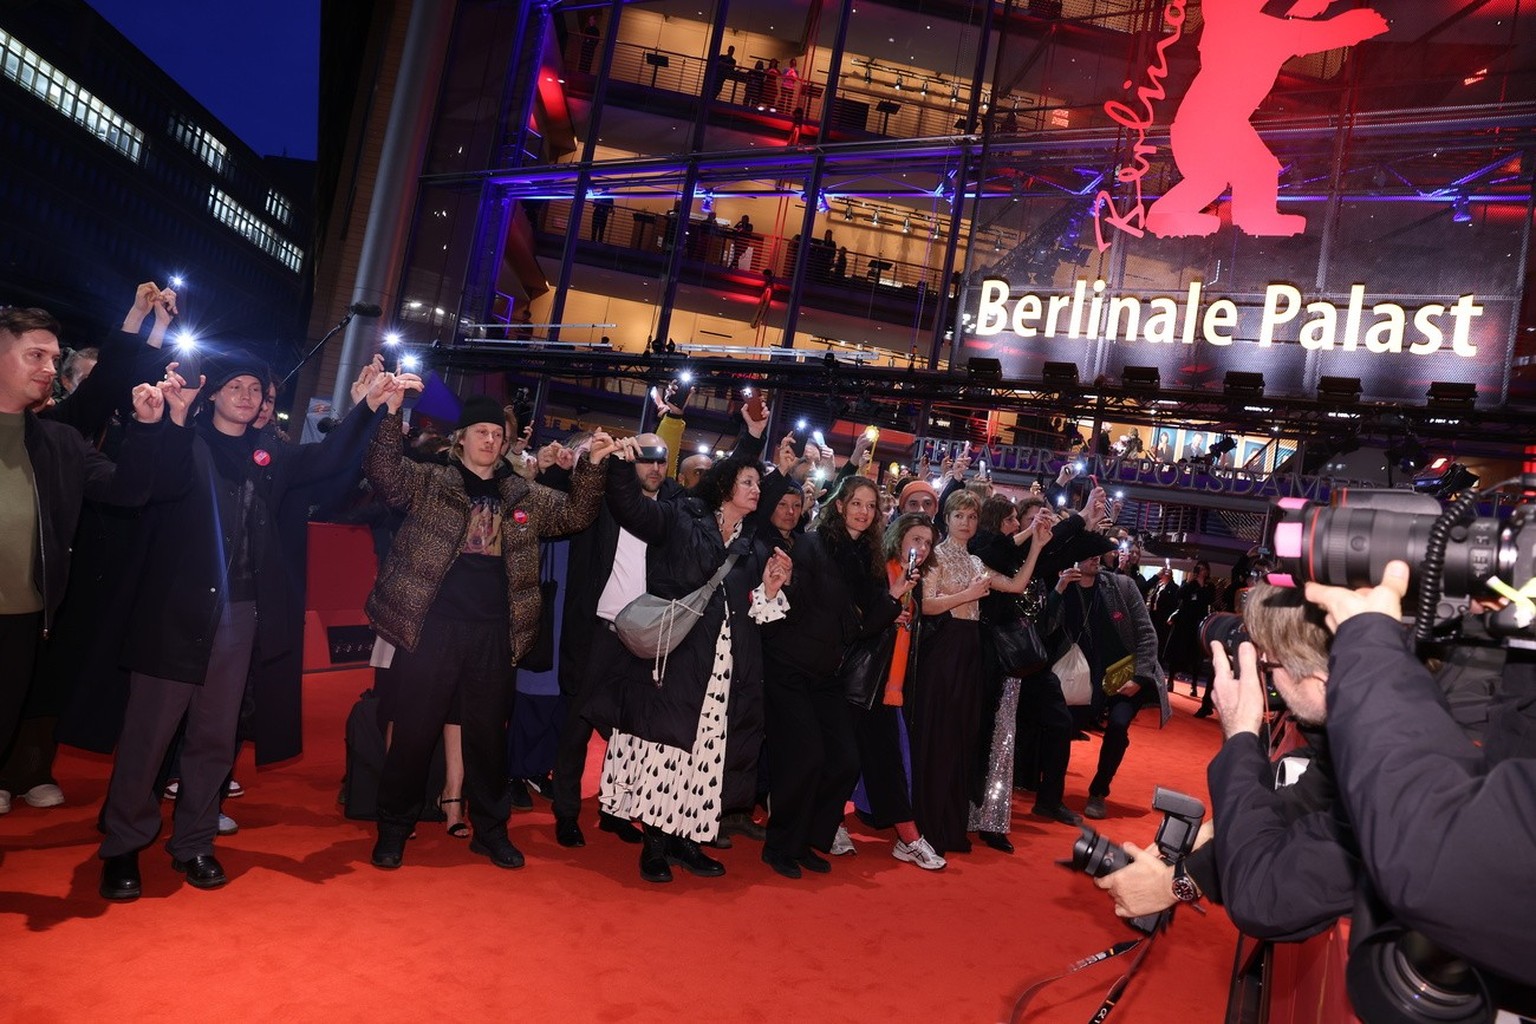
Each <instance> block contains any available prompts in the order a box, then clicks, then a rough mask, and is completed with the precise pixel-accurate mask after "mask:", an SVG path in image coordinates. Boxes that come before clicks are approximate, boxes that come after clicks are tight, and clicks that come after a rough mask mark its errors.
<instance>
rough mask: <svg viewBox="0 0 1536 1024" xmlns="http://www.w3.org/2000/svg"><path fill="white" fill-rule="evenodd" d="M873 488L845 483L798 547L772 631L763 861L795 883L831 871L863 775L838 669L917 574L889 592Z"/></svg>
mask: <svg viewBox="0 0 1536 1024" xmlns="http://www.w3.org/2000/svg"><path fill="white" fill-rule="evenodd" d="M879 515H880V491H879V489H878V488H877V487H876V486H875V484H874V482H873V481H872V480H869V479H868V478H866V477H862V476H850V477H847V478H845V479H844V480H843V482H842V484H841V486H840V487H839V488H838V491H837V494H836V495H835V496H834V497H833V499H832V501H831V503H830V504H829V505H828V506H827V509H826V511H825V512H824V513H823V514H822V516H821V518H820V519H819V520H818V521H817V524H816V527H815V528H814V529H812V530H810V531H808V532H807V533H806V534H805V536H804V537H802V538H800V540H799V541H798V542H796V544H795V548H794V575H793V579H792V580H791V582H790V583H789V584H788V585H787V586H786V587H785V590H786V592H787V593H788V595H789V603H790V610H789V615H788V616H787V617H786V618H785V619H784V621H782V622H779V623H776V624H774V625H773V626H771V627H769V628H768V630H766V633H767V640H766V643H765V644H764V647H763V655H764V660H765V662H766V671H765V673H764V691H765V696H766V699H767V712H768V764H769V766H770V776H769V796H770V798H771V802H770V804H769V806H770V807H771V808H772V811H773V814H772V816H771V817H770V818H769V819H768V839H767V841H766V842H765V843H764V844H763V861H764V863H766V864H767V865H768V866H769V867H771V868H773V870H775V871H777V872H778V873H779V874H781V875H784V876H786V877H788V878H799V877H800V870H801V868H805V869H806V870H808V871H816V872H826V871H830V870H831V866H830V865H829V864H828V863H827V861H826V859H825V858H823V857H821V856H819V855H818V854H817V853H816V852H815V851H816V850H822V851H827V850H829V849H831V846H832V840H833V837H834V836H835V835H836V834H837V827H838V824H839V823H840V822H841V821H842V817H843V804H844V803H845V802H846V801H847V799H848V794H849V793H850V792H851V791H852V790H853V785H854V783H855V782H856V781H857V780H858V776H859V758H858V747H857V742H856V740H855V738H854V734H853V722H852V719H851V718H850V716H849V714H848V711H847V708H846V707H845V704H846V696H845V694H844V688H843V685H842V683H841V681H840V680H839V679H838V668H839V667H840V666H841V665H842V661H843V652H844V651H846V650H847V648H848V645H849V644H851V643H853V642H854V641H856V640H860V639H864V638H868V637H873V636H875V635H877V634H879V633H880V632H882V631H883V630H885V629H886V628H887V627H889V626H890V625H891V624H892V623H894V622H895V621H896V619H897V617H898V616H899V615H900V614H901V598H902V597H904V596H905V595H906V594H907V593H909V592H910V591H911V590H912V587H913V585H914V584H915V582H916V578H915V576H908V577H905V578H903V579H901V580H900V581H898V582H897V583H894V584H887V582H886V579H885V567H884V557H883V556H882V554H881V550H880V537H879V530H878V529H877V521H878V519H879Z"/></svg>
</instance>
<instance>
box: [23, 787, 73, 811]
mask: <svg viewBox="0 0 1536 1024" xmlns="http://www.w3.org/2000/svg"><path fill="white" fill-rule="evenodd" d="M21 798H22V799H23V800H25V801H26V802H27V803H29V804H31V805H32V806H33V807H57V806H59V804H62V803H63V802H64V791H63V790H62V789H60V788H59V787H58V786H55V785H54V784H53V783H51V782H45V783H43V784H42V785H41V786H33V787H32V788H31V789H29V790H27V791H26V792H25V793H23V794H21Z"/></svg>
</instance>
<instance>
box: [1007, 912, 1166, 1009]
mask: <svg viewBox="0 0 1536 1024" xmlns="http://www.w3.org/2000/svg"><path fill="white" fill-rule="evenodd" d="M1166 930H1167V922H1166V920H1165V921H1164V922H1163V923H1161V924H1159V926H1158V927H1157V928H1156V930H1154V931H1153V932H1152V934H1150V935H1146V936H1143V937H1142V938H1139V939H1128V940H1126V941H1125V942H1117V943H1115V944H1114V945H1113V946H1110V947H1109V948H1108V949H1103V950H1100V951H1099V952H1097V953H1095V954H1093V955H1092V956H1087V957H1084V958H1083V959H1081V960H1078V961H1076V962H1075V963H1072V964H1069V965H1067V968H1066V969H1065V970H1062V971H1059V972H1057V973H1055V974H1049V975H1046V976H1044V977H1040V978H1036V979H1035V980H1033V981H1031V982H1030V983H1029V985H1028V987H1026V988H1025V989H1024V991H1023V993H1022V994H1021V995H1020V996H1019V998H1018V1001H1017V1002H1015V1003H1014V1004H1013V1012H1012V1013H1011V1014H1009V1015H1008V1024H1018V1022H1019V1021H1022V1020H1023V1019H1024V1011H1025V1010H1027V1009H1028V1008H1029V1004H1030V1001H1031V1000H1033V999H1034V998H1035V996H1036V995H1038V994H1039V993H1040V991H1041V990H1042V989H1044V988H1045V987H1046V986H1047V985H1049V984H1051V983H1052V982H1057V981H1060V980H1061V979H1062V978H1066V977H1069V976H1071V975H1073V974H1076V973H1077V972H1078V971H1081V970H1084V969H1085V968H1089V967H1092V966H1093V965H1094V964H1098V963H1103V962H1104V961H1105V960H1113V959H1114V958H1115V957H1117V956H1124V955H1125V954H1127V953H1131V952H1135V953H1136V956H1135V958H1134V959H1132V960H1131V964H1130V966H1129V967H1127V968H1126V969H1125V973H1124V974H1122V975H1120V977H1119V978H1117V979H1116V980H1115V983H1114V984H1113V985H1111V986H1109V991H1108V992H1106V993H1105V995H1104V1001H1103V1002H1102V1003H1100V1004H1099V1008H1098V1010H1096V1011H1095V1012H1094V1014H1093V1016H1091V1017H1089V1018H1088V1022H1089V1024H1101V1022H1103V1021H1106V1020H1108V1019H1109V1015H1110V1013H1111V1012H1113V1011H1114V1008H1115V1005H1116V1004H1117V1003H1118V1002H1119V1001H1120V997H1121V996H1122V995H1123V994H1124V993H1125V987H1126V986H1127V985H1129V984H1130V983H1131V978H1132V976H1133V975H1135V973H1136V969H1137V968H1138V967H1140V966H1141V962H1142V961H1143V960H1145V959H1146V957H1147V952H1148V951H1149V950H1150V949H1151V948H1152V943H1153V942H1155V941H1156V940H1157V937H1158V936H1159V935H1161V934H1162V933H1163V932H1164V931H1166Z"/></svg>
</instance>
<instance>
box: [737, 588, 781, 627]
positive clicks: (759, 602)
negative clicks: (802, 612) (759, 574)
mask: <svg viewBox="0 0 1536 1024" xmlns="http://www.w3.org/2000/svg"><path fill="white" fill-rule="evenodd" d="M747 614H748V615H750V616H752V621H753V622H756V623H759V624H761V623H764V622H777V621H778V620H780V619H782V618H784V617H785V616H786V615H788V614H789V598H787V597H785V596H784V591H783V590H780V591H779V592H778V595H777V596H775V597H774V598H773V600H771V601H770V600H769V599H768V592H767V591H766V590H764V589H763V585H762V584H761V583H759V584H758V585H757V586H756V587H754V588H752V606H751V607H750V608H748V609H747Z"/></svg>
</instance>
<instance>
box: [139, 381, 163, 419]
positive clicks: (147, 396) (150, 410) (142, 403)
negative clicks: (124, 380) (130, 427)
mask: <svg viewBox="0 0 1536 1024" xmlns="http://www.w3.org/2000/svg"><path fill="white" fill-rule="evenodd" d="M164 415H165V392H164V391H162V390H161V389H160V388H159V387H158V386H156V385H154V384H138V385H135V386H134V389H133V418H134V419H136V420H138V421H139V422H140V423H159V422H160V418H161V417H162V416H164Z"/></svg>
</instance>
